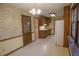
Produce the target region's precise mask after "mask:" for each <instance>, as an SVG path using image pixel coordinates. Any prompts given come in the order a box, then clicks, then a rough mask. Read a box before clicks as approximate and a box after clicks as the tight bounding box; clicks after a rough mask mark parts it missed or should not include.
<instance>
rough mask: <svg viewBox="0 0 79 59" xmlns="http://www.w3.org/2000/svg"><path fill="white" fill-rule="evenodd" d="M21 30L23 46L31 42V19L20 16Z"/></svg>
mask: <svg viewBox="0 0 79 59" xmlns="http://www.w3.org/2000/svg"><path fill="white" fill-rule="evenodd" d="M22 30H23V43H24V45H27V44H29V43H30V42H32V33H31V17H30V16H24V15H22Z"/></svg>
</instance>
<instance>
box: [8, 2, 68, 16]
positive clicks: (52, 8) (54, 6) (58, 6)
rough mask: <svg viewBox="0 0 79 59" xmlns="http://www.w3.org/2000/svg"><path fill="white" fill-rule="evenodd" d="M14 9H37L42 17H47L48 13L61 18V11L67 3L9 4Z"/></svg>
mask: <svg viewBox="0 0 79 59" xmlns="http://www.w3.org/2000/svg"><path fill="white" fill-rule="evenodd" d="M9 5H12V6H14V7H16V8H20V9H23V10H25V11H27V12H28V11H29V10H31V9H32V8H39V9H41V10H42V15H45V16H49V13H53V12H54V13H55V14H56V16H63V9H64V6H65V5H69V3H9Z"/></svg>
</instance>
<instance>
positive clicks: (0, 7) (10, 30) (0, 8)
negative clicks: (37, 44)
mask: <svg viewBox="0 0 79 59" xmlns="http://www.w3.org/2000/svg"><path fill="white" fill-rule="evenodd" d="M22 14H24V15H28V14H27V12H26V11H23V10H20V9H17V8H15V7H13V6H10V5H7V4H0V40H3V39H7V38H10V37H15V36H19V35H22V24H21V15H22ZM32 23H33V21H32ZM32 26H33V25H32ZM32 29H33V28H32ZM32 37H33V40H34V39H35V38H34V37H35V36H34V34H32ZM21 46H23V37H22V36H21V37H18V38H14V39H11V40H6V41H3V42H0V55H5V54H7V53H9V52H11V51H13V50H15V49H17V48H19V47H21Z"/></svg>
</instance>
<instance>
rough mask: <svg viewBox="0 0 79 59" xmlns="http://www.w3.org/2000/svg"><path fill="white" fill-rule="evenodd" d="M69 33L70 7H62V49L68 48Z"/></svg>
mask: <svg viewBox="0 0 79 59" xmlns="http://www.w3.org/2000/svg"><path fill="white" fill-rule="evenodd" d="M69 32H70V6H65V7H64V47H68V46H69V44H68V35H69Z"/></svg>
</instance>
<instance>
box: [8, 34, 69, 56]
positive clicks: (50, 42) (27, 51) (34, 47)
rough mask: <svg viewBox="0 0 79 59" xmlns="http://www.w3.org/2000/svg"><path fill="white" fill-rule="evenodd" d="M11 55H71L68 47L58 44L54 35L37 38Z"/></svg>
mask: <svg viewBox="0 0 79 59" xmlns="http://www.w3.org/2000/svg"><path fill="white" fill-rule="evenodd" d="M9 56H69V51H68V48H64V47H60V46H56V43H55V38H54V36H53V35H51V36H49V37H47V38H46V39H37V40H36V41H34V42H32V43H30V44H28V45H26V46H25V47H23V48H21V49H19V50H17V51H15V52H14V53H12V54H10V55H9Z"/></svg>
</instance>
